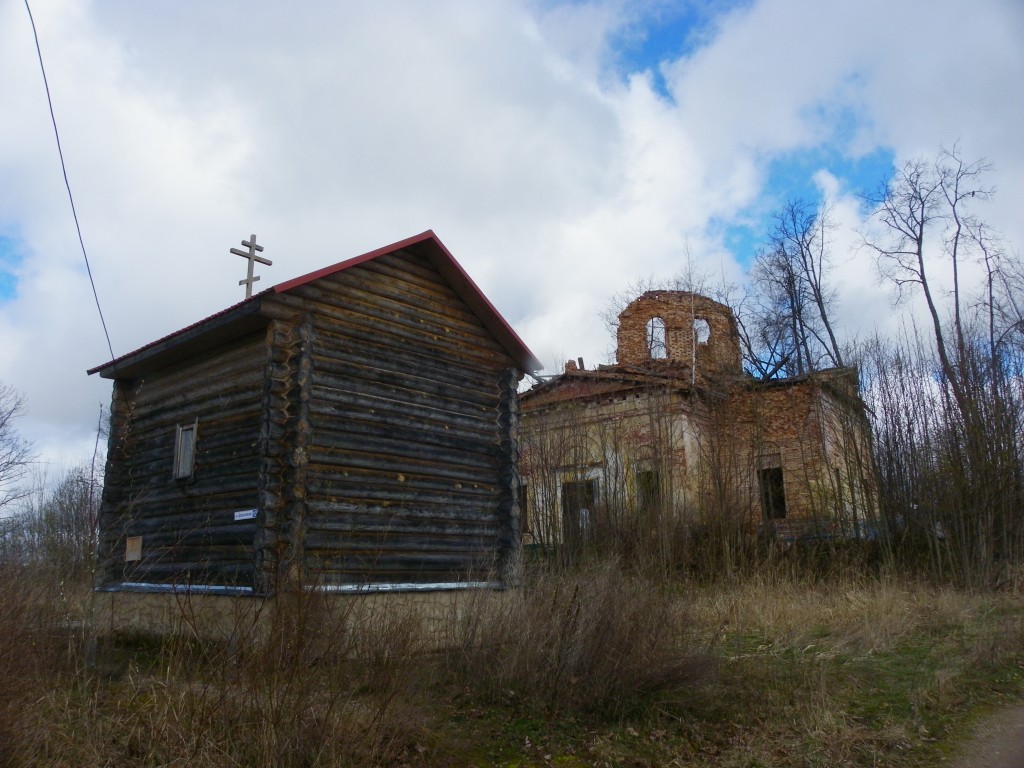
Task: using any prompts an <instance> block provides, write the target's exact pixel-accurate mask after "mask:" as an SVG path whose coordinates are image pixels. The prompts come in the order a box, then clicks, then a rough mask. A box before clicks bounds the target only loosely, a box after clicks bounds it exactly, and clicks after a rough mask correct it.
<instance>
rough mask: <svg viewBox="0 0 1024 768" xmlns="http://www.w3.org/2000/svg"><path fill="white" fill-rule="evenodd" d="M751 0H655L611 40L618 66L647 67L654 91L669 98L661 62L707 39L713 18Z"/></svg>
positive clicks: (690, 50)
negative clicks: (712, 0) (634, 21)
mask: <svg viewBox="0 0 1024 768" xmlns="http://www.w3.org/2000/svg"><path fill="white" fill-rule="evenodd" d="M751 2H752V0H717V1H716V2H701V1H700V0H691V1H690V2H661V3H657V4H655V5H653V6H652V7H651V8H650V9H649V10H648V11H647V13H646V15H645V16H644V17H643V18H642V19H640V20H638V22H637V23H635V24H632V25H630V26H628V27H626V28H625V29H623V30H622V31H621V32H620V33H619V35H618V36H617V37H616V38H615V39H614V40H613V41H612V43H613V48H614V50H615V52H616V54H617V64H618V67H619V69H620V70H622V71H623V72H624V73H625V74H632V73H634V72H643V71H644V70H650V71H651V73H652V74H653V76H654V88H655V91H657V93H658V94H660V95H661V96H662V97H664V98H671V96H670V94H669V92H668V89H667V88H666V86H665V79H664V77H662V75H661V63H662V62H663V61H669V60H672V61H674V60H676V59H679V58H681V57H683V56H687V55H689V54H691V53H693V52H694V51H695V50H697V49H698V48H700V47H701V46H702V45H704V44H706V43H707V42H708V41H709V39H710V37H709V32H710V30H711V25H712V23H713V21H714V19H716V18H717V17H719V16H721V15H722V14H724V13H727V12H728V11H731V10H733V9H735V8H738V7H741V6H744V5H749V4H750V3H751Z"/></svg>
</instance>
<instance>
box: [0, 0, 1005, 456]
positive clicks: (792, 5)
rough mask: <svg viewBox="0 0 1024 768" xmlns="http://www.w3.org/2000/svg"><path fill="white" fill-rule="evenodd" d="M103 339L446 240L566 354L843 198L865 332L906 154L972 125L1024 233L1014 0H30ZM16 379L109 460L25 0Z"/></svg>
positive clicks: (42, 442) (11, 19) (9, 135)
mask: <svg viewBox="0 0 1024 768" xmlns="http://www.w3.org/2000/svg"><path fill="white" fill-rule="evenodd" d="M30 2H31V5H32V11H33V14H34V16H35V19H36V24H37V26H38V31H39V37H40V42H41V45H42V51H43V57H44V62H45V65H46V71H47V75H48V77H49V82H50V89H51V93H52V96H53V101H54V108H55V110H56V118H57V122H58V126H59V129H60V133H61V139H62V143H63V149H64V157H65V160H66V162H67V172H68V177H69V179H70V182H71V185H72V191H73V193H74V196H75V201H76V203H77V206H78V215H79V219H80V221H81V226H82V234H83V237H84V240H85V244H86V248H87V250H88V254H89V258H90V261H91V264H92V270H93V274H94V276H95V280H96V289H97V291H98V294H99V298H100V301H101V304H102V308H103V312H104V314H105V317H106V322H107V326H108V328H109V331H110V337H111V342H112V345H113V349H114V352H115V354H117V355H120V354H124V353H126V352H128V351H131V350H132V349H135V348H137V347H139V346H141V345H143V344H145V343H147V342H149V341H151V340H153V339H154V338H157V337H159V336H162V335H164V334H166V333H169V332H171V331H174V330H176V329H178V328H180V327H182V326H184V325H187V324H189V323H192V322H194V321H196V320H198V319H200V318H202V317H205V316H206V315H209V314H211V313H213V312H216V311H218V310H220V309H222V308H224V307H226V306H228V305H230V304H232V303H235V302H236V301H238V300H240V299H241V298H242V297H243V293H242V289H241V288H239V286H238V280H239V279H240V278H242V277H243V276H244V269H245V263H244V262H243V261H242V260H241V259H239V258H238V257H237V256H232V255H230V254H229V249H230V248H231V247H233V246H235V247H237V246H238V245H239V241H240V240H241V239H243V238H245V237H247V236H248V235H249V234H250V233H252V232H255V233H257V235H258V237H259V241H260V242H261V243H264V244H265V245H266V249H267V250H266V251H265V253H264V255H265V256H267V257H269V258H271V259H273V261H274V264H273V266H272V267H263V268H262V269H261V270H260V274H262V282H261V283H258V284H257V286H256V287H257V288H264V287H267V286H269V285H272V284H274V283H277V282H282V281H284V280H287V279H290V278H292V277H295V276H297V275H300V274H303V273H306V272H309V271H311V270H314V269H317V268H319V267H322V266H325V265H327V264H331V263H334V262H337V261H340V260H342V259H345V258H348V257H351V256H355V255H358V254H360V253H363V252H365V251H368V250H372V249H374V248H377V247H379V246H381V245H385V244H388V243H392V242H395V241H397V240H400V239H403V238H405V237H408V236H410V235H414V234H417V233H419V232H422V231H424V230H426V229H433V230H434V231H435V232H436V233H437V235H438V236H439V237H440V238H441V239H442V241H443V242H444V243H445V244H446V245H447V246H448V248H449V249H450V250H451V251H452V253H453V254H454V255H455V256H456V258H457V259H459V261H460V262H461V263H462V264H463V266H464V267H465V268H466V269H467V271H468V272H469V273H470V274H471V275H472V276H473V278H474V279H475V280H476V281H477V283H478V284H479V285H480V286H481V288H482V289H483V290H484V292H485V293H486V294H487V295H488V296H489V297H490V298H491V300H492V301H493V303H494V304H495V305H496V306H497V307H498V309H499V310H500V311H501V312H502V313H503V314H504V315H505V316H506V318H507V319H508V320H509V321H510V322H511V323H512V325H513V326H514V327H515V328H516V329H517V331H518V332H519V334H520V335H521V336H522V338H523V339H524V340H525V341H526V343H527V344H528V345H529V346H530V347H531V348H532V349H533V350H534V351H535V353H536V354H537V355H538V357H540V359H541V360H542V361H544V362H545V364H546V365H548V366H549V367H550V368H552V369H554V368H558V367H559V366H560V364H561V362H562V361H564V359H566V358H567V357H572V358H575V357H578V356H583V357H584V358H585V359H586V360H587V361H588V363H590V362H591V361H593V362H600V361H601V360H602V359H604V357H605V355H606V354H607V352H608V350H609V349H610V346H611V345H610V340H609V339H608V337H607V333H606V331H605V329H604V327H603V325H602V323H601V321H600V319H599V318H598V313H599V312H600V311H601V310H602V309H603V308H604V307H605V306H606V304H607V302H608V298H609V296H611V295H612V294H614V293H616V292H617V291H619V290H621V289H622V287H623V286H625V285H627V284H629V283H631V282H634V281H636V280H638V279H643V278H654V279H655V280H657V279H667V278H670V277H671V276H673V275H676V274H678V273H679V272H681V271H683V270H684V269H686V267H687V263H688V262H689V263H690V264H691V265H692V266H693V267H695V268H697V269H698V270H701V271H703V272H705V273H707V274H709V275H711V276H712V277H713V278H715V279H717V280H724V281H726V282H739V281H742V279H743V274H744V270H745V266H746V265H747V264H748V263H749V260H750V258H751V256H752V254H753V252H754V250H755V249H756V247H757V245H758V243H759V240H760V238H762V237H763V235H764V228H765V223H766V221H767V217H768V215H769V214H770V212H771V211H772V210H773V208H775V207H777V206H779V205H780V204H781V203H782V202H783V201H784V200H785V199H786V198H787V197H793V196H799V197H803V198H805V199H808V200H816V199H819V198H820V197H822V196H823V195H827V196H828V197H829V198H830V199H831V200H832V201H833V202H834V203H835V205H836V217H837V220H838V221H839V223H840V224H841V225H842V226H841V228H840V230H838V231H837V232H836V235H835V238H836V241H835V249H836V254H837V259H836V284H837V285H838V287H839V289H840V320H841V323H840V324H841V325H842V326H843V327H844V328H845V329H846V333H847V334H862V335H863V334H864V333H869V332H871V331H872V330H873V329H874V328H876V327H885V326H888V325H890V324H891V323H892V322H894V320H893V318H894V317H895V315H894V314H893V312H894V310H892V309H891V304H890V299H891V297H890V296H889V293H888V289H887V287H886V286H884V285H879V284H878V281H877V279H876V277H875V270H874V267H873V262H872V259H871V257H870V255H869V254H868V253H866V252H864V251H863V249H861V250H857V249H856V247H855V245H856V242H857V238H856V235H855V234H854V232H855V229H856V227H857V225H858V224H859V222H860V220H861V219H862V217H863V216H864V215H865V213H866V211H865V209H864V206H863V205H862V203H861V200H860V198H859V195H860V193H862V192H864V191H865V190H869V189H874V188H876V187H877V185H878V184H879V183H881V182H884V180H885V179H886V178H887V176H888V175H889V174H890V173H891V172H892V168H893V166H894V165H898V164H901V163H902V162H903V161H905V160H906V159H908V158H911V157H915V156H921V155H924V156H934V154H935V152H936V151H937V150H938V149H939V147H940V146H951V145H952V144H953V143H954V142H959V146H960V148H961V151H962V152H963V153H964V155H965V156H967V157H968V158H971V159H974V158H981V157H985V158H987V159H988V160H989V161H991V162H992V164H993V165H994V170H993V172H992V173H991V174H990V176H989V181H990V182H991V183H992V184H993V185H995V186H996V187H997V188H998V196H997V198H996V199H995V201H994V202H993V203H991V204H990V205H989V206H988V207H987V208H986V209H985V210H984V211H983V214H984V216H985V218H986V219H987V220H988V221H989V223H990V224H992V225H993V226H995V227H997V228H998V229H999V230H1001V232H1002V233H1003V235H1004V236H1005V238H1006V240H1007V242H1009V243H1010V244H1011V245H1012V246H1013V247H1014V248H1017V249H1019V248H1020V247H1021V245H1022V244H1024V223H1022V217H1021V216H1020V211H1021V199H1022V195H1021V192H1022V189H1021V187H1022V182H1021V180H1022V179H1024V140H1022V133H1021V126H1022V125H1024V96H1022V94H1024V4H1022V3H1021V2H1020V0H859V1H858V2H856V3H847V2H822V0H755V1H753V2H728V1H726V2H717V3H716V2H706V1H700V0H595V1H594V2H583V1H578V2H571V1H569V0H566V1H564V2H560V1H559V0H485V1H481V0H429V1H428V0H379V1H378V2H372V3H367V2H359V3H357V2H326V1H325V2H304V3H278V2H254V1H253V0H245V1H244V2H243V1H242V0H219V1H218V2H206V1H199V0H196V1H195V2H193V1H191V0H149V1H148V2H144V3H143V2H137V0H102V1H100V0H96V1H95V2H89V1H88V0H30ZM0 104H2V105H3V109H2V112H3V116H2V118H0V381H2V382H4V383H6V384H9V385H11V386H13V387H15V388H17V389H18V390H20V391H21V392H22V393H23V394H24V396H25V398H26V404H27V408H28V413H27V414H26V416H25V417H24V418H23V419H22V421H21V425H20V426H21V430H22V432H23V433H24V434H25V435H26V436H27V437H29V438H30V439H32V440H33V441H34V442H35V444H36V447H37V449H38V450H39V451H40V453H41V455H42V456H43V458H44V459H45V460H46V461H49V462H55V463H70V462H74V461H76V460H79V459H83V458H87V457H88V456H89V454H90V453H91V450H92V444H93V434H94V429H95V424H96V420H97V417H98V415H99V408H100V405H101V404H104V405H105V404H107V403H108V402H109V399H110V388H109V383H108V382H106V381H103V380H99V379H97V377H87V376H86V375H85V370H86V369H87V368H90V367H92V366H95V365H97V364H100V363H103V362H105V361H107V360H108V359H109V357H110V355H109V353H108V350H107V344H106V340H105V338H104V335H103V330H102V327H101V325H100V321H99V317H98V315H97V312H96V308H95V305H94V303H93V296H92V291H91V288H90V285H89V282H88V279H87V275H86V272H85V266H84V262H83V258H82V253H81V249H80V247H79V245H78V239H77V235H76V232H75V228H74V221H73V219H72V216H71V211H70V208H69V205H68V200H67V193H66V191H65V189H64V181H63V176H62V173H61V166H60V163H59V159H58V155H57V149H56V145H55V142H54V136H53V130H52V127H51V124H50V115H49V112H48V108H47V102H46V94H45V90H44V87H43V81H42V77H41V74H40V70H39V62H38V59H37V58H36V51H35V47H34V44H33V39H32V28H31V25H30V23H29V17H28V13H27V12H26V8H25V5H24V3H23V2H22V0H0Z"/></svg>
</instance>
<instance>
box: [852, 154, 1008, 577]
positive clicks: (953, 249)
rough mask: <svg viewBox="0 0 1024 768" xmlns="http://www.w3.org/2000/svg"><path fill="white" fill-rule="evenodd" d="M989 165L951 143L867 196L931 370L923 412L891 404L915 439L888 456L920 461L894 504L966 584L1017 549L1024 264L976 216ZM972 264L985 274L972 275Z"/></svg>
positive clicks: (881, 254)
mask: <svg viewBox="0 0 1024 768" xmlns="http://www.w3.org/2000/svg"><path fill="white" fill-rule="evenodd" d="M989 168H990V166H989V165H988V163H986V162H985V161H984V160H979V161H974V162H969V161H967V160H965V159H964V158H963V157H962V155H961V154H960V152H959V150H958V148H957V147H954V148H953V149H952V150H941V151H940V152H939V153H938V154H937V156H936V157H935V159H934V160H923V159H914V160H910V161H908V162H907V163H906V164H905V165H904V166H903V167H902V168H901V169H900V170H899V171H898V172H897V173H896V174H895V176H894V177H893V179H892V180H891V181H890V183H889V185H888V186H887V187H886V188H885V189H884V190H882V192H881V193H880V194H879V195H877V196H876V197H875V198H874V200H873V201H872V202H873V203H874V205H875V214H874V222H875V228H874V229H873V230H872V231H871V232H869V233H868V234H867V235H865V242H866V244H867V245H868V246H869V247H870V248H872V249H873V250H874V251H875V253H876V254H877V256H878V266H879V270H880V273H881V274H882V275H883V277H885V278H887V279H889V280H891V281H892V282H893V283H894V284H895V285H896V286H897V287H898V289H899V291H900V292H901V294H902V293H903V292H905V291H914V292H917V293H919V294H920V296H922V297H923V299H924V302H925V305H926V307H927V311H928V318H929V324H930V334H929V335H930V342H931V343H930V346H931V349H932V351H933V354H934V357H933V358H932V363H931V364H932V365H933V366H934V367H933V368H932V369H931V370H930V371H928V369H927V360H926V352H925V351H924V349H923V347H919V348H918V349H919V351H917V352H915V354H916V356H917V357H918V359H919V360H920V361H921V363H920V364H919V365H920V367H921V369H922V370H924V371H926V374H925V375H923V376H921V377H920V381H921V382H922V383H921V385H920V386H919V388H918V389H919V390H920V391H919V392H917V393H914V397H915V398H916V400H917V401H920V402H923V403H926V404H927V405H928V408H927V411H922V412H924V413H926V415H927V419H925V420H921V419H918V420H917V421H915V422H911V423H904V421H905V419H904V417H903V416H902V415H901V414H902V413H903V412H905V411H906V409H905V408H904V407H903V406H902V405H901V406H898V407H897V408H896V418H897V422H898V427H899V429H902V430H903V431H904V432H906V433H907V434H910V433H911V432H913V435H912V436H913V439H914V441H915V443H916V445H911V446H910V447H911V448H914V450H913V451H911V452H909V453H907V454H906V455H900V454H899V452H898V451H897V453H896V454H894V456H895V458H894V463H895V462H899V463H902V464H910V465H913V466H914V467H915V469H914V474H912V475H911V476H910V481H909V482H908V483H907V489H908V491H909V498H910V499H911V502H909V503H908V504H904V505H903V508H902V509H899V505H897V506H895V507H894V509H898V510H899V512H898V514H899V515H900V517H901V518H904V519H910V520H913V519H915V518H916V519H918V520H919V521H920V520H922V519H924V520H927V521H928V527H927V529H926V530H927V531H928V532H929V534H930V535H931V536H932V539H931V541H932V548H933V550H934V552H935V557H936V562H938V563H945V564H946V565H947V566H948V569H949V571H950V572H952V573H955V574H957V577H958V578H961V579H963V580H964V581H965V582H966V583H970V584H984V583H988V584H992V583H998V581H999V579H1001V578H1003V575H1004V569H1005V568H1006V567H1007V564H1008V563H1010V562H1012V561H1014V560H1016V559H1019V558H1020V557H1022V556H1024V517H1022V515H1021V509H1022V508H1024V507H1022V499H1024V455H1022V448H1021V434H1022V431H1024V399H1022V395H1024V391H1022V390H1021V388H1020V385H1019V381H1020V377H1021V375H1022V373H1024V370H1022V365H1021V356H1020V355H1019V354H1018V351H1019V350H1018V348H1017V347H1016V346H1015V344H1014V342H1017V341H1019V338H1020V328H1021V326H1020V317H1021V316H1020V312H1019V309H1020V305H1019V303H1018V301H1019V300H1018V299H1017V298H1016V294H1017V286H1018V283H1017V280H1018V279H1019V276H1020V273H1021V269H1020V266H1019V264H1015V263H1014V260H1013V259H1010V258H1009V257H1008V256H1007V253H1006V252H1005V251H1004V250H1003V248H1002V246H1001V244H1000V242H999V239H998V238H997V237H995V236H994V235H993V233H992V232H991V231H990V230H989V229H988V227H987V225H985V224H984V222H982V220H981V219H980V218H979V217H978V215H977V214H976V212H975V208H976V206H977V204H978V203H980V202H982V201H984V200H986V199H988V198H989V197H991V195H992V193H993V190H992V188H991V187H989V186H987V185H986V184H985V182H984V176H985V173H986V172H987V171H988V170H989ZM969 265H973V266H974V267H975V268H980V274H981V279H980V281H975V282H974V283H972V281H971V280H970V279H969V278H968V273H969V270H967V269H966V268H967V267H968V266H969ZM904 356H905V357H910V355H904ZM936 373H938V374H939V375H938V376H936V375H935V374H936ZM883 407H885V408H888V405H887V404H883ZM881 434H883V437H884V436H885V433H884V432H882V433H881ZM892 434H893V435H897V437H898V433H897V432H892ZM900 445H901V446H902V444H900ZM921 446H926V450H923V451H922V450H919V449H920V447H921ZM914 454H916V456H915V455H914ZM884 460H885V459H884V457H883V458H882V459H881V461H884ZM904 495H906V493H904Z"/></svg>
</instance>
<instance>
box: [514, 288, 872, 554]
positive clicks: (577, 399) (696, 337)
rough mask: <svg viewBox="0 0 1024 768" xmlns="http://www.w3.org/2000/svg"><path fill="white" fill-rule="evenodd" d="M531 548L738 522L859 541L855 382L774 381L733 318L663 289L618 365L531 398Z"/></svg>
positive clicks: (579, 365)
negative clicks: (744, 352) (747, 354)
mask: <svg viewBox="0 0 1024 768" xmlns="http://www.w3.org/2000/svg"><path fill="white" fill-rule="evenodd" d="M520 403H521V411H522V416H521V419H522V422H521V441H522V445H521V449H522V455H521V461H520V475H521V477H520V483H521V485H520V488H519V491H520V493H519V496H520V507H521V509H522V522H523V528H524V531H523V538H524V541H525V542H526V543H528V544H529V543H533V544H539V545H546V544H562V543H567V544H569V543H573V542H580V541H584V540H587V539H588V538H595V537H601V536H603V535H607V536H622V535H624V533H628V532H630V531H634V532H635V531H640V532H644V533H650V532H654V533H657V530H658V529H659V528H660V529H661V530H662V531H667V530H669V529H673V528H676V527H678V526H679V525H685V524H688V523H691V522H698V521H704V522H707V521H708V520H709V519H718V520H721V519H722V518H723V517H728V518H729V519H730V520H732V521H734V522H736V523H737V524H738V526H739V527H740V528H742V529H743V530H748V531H750V532H752V533H758V534H761V535H768V536H775V537H780V538H784V539H801V538H812V537H814V538H820V537H835V536H859V535H863V534H864V531H865V522H866V521H867V520H868V519H869V518H870V517H871V515H870V512H871V510H872V509H873V504H874V501H873V492H872V486H873V484H872V473H871V470H870V466H871V465H870V458H869V456H870V428H869V425H868V422H867V419H866V417H865V411H864V404H863V402H862V400H861V398H860V396H859V393H858V379H857V372H856V370H855V369H852V368H833V369H828V370H822V371H815V372H813V373H809V374H806V375H803V376H795V377H790V378H784V379H773V380H760V379H755V378H753V377H751V376H750V375H748V374H746V373H745V372H744V370H743V366H742V361H741V355H740V344H739V333H738V329H737V324H736V319H735V316H734V315H733V313H732V311H731V310H730V309H729V308H728V307H727V306H725V305H723V304H720V303H718V302H716V301H713V300H711V299H709V298H707V297H705V296H701V295H698V294H694V293H690V292H686V291H649V292H647V293H645V294H643V295H642V296H640V297H639V298H637V299H636V300H634V301H633V302H632V303H630V304H629V306H627V307H626V309H625V310H623V312H622V313H621V314H620V315H619V326H618V336H617V350H616V361H615V364H613V365H600V366H597V367H596V368H594V369H588V368H586V367H585V365H584V364H583V361H582V360H579V361H578V362H574V361H569V362H568V363H567V364H566V366H565V371H564V372H563V373H561V374H559V375H557V376H554V377H552V378H551V379H549V380H547V381H544V382H543V383H541V384H538V385H537V386H535V387H533V388H532V389H530V390H529V391H527V392H524V393H523V394H522V395H521V399H520Z"/></svg>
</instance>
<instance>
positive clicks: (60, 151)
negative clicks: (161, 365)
mask: <svg viewBox="0 0 1024 768" xmlns="http://www.w3.org/2000/svg"><path fill="white" fill-rule="evenodd" d="M25 10H26V11H28V20H29V22H31V24H32V37H33V38H34V39H35V42H36V54H37V55H38V56H39V69H40V71H41V72H42V73H43V85H44V86H45V87H46V103H47V104H48V105H49V106H50V121H51V122H52V123H53V136H54V138H55V139H56V140H57V154H58V155H59V156H60V169H61V171H62V172H63V173H64V186H65V187H66V188H67V190H68V201H69V202H70V203H71V215H72V216H73V217H74V219H75V231H76V232H77V233H78V244H79V245H80V246H81V247H82V258H83V259H85V271H86V272H87V273H88V275H89V285H91V286H92V296H93V299H95V301H96V311H97V312H98V313H99V315H100V325H102V326H103V335H104V336H105V337H106V339H107V349H108V350H109V351H110V359H111V360H113V359H114V358H115V355H114V345H113V344H111V343H110V333H109V331H107V321H106V319H104V317H103V308H102V307H101V306H100V296H99V294H98V293H97V292H96V281H95V280H93V277H92V267H91V266H90V264H89V254H88V253H86V250H85V240H84V239H83V238H82V227H81V225H80V224H79V223H78V211H77V209H76V208H75V197H74V195H72V194H71V183H70V182H69V181H68V169H67V166H66V165H65V164H64V150H63V149H62V148H61V145H60V132H59V131H58V130H57V117H56V115H55V114H54V112H53V99H52V98H51V97H50V82H49V80H47V78H46V67H45V66H44V65H43V51H42V49H41V48H40V46H39V33H38V32H37V31H36V20H35V19H34V18H33V16H32V8H30V7H29V4H28V0H25Z"/></svg>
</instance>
